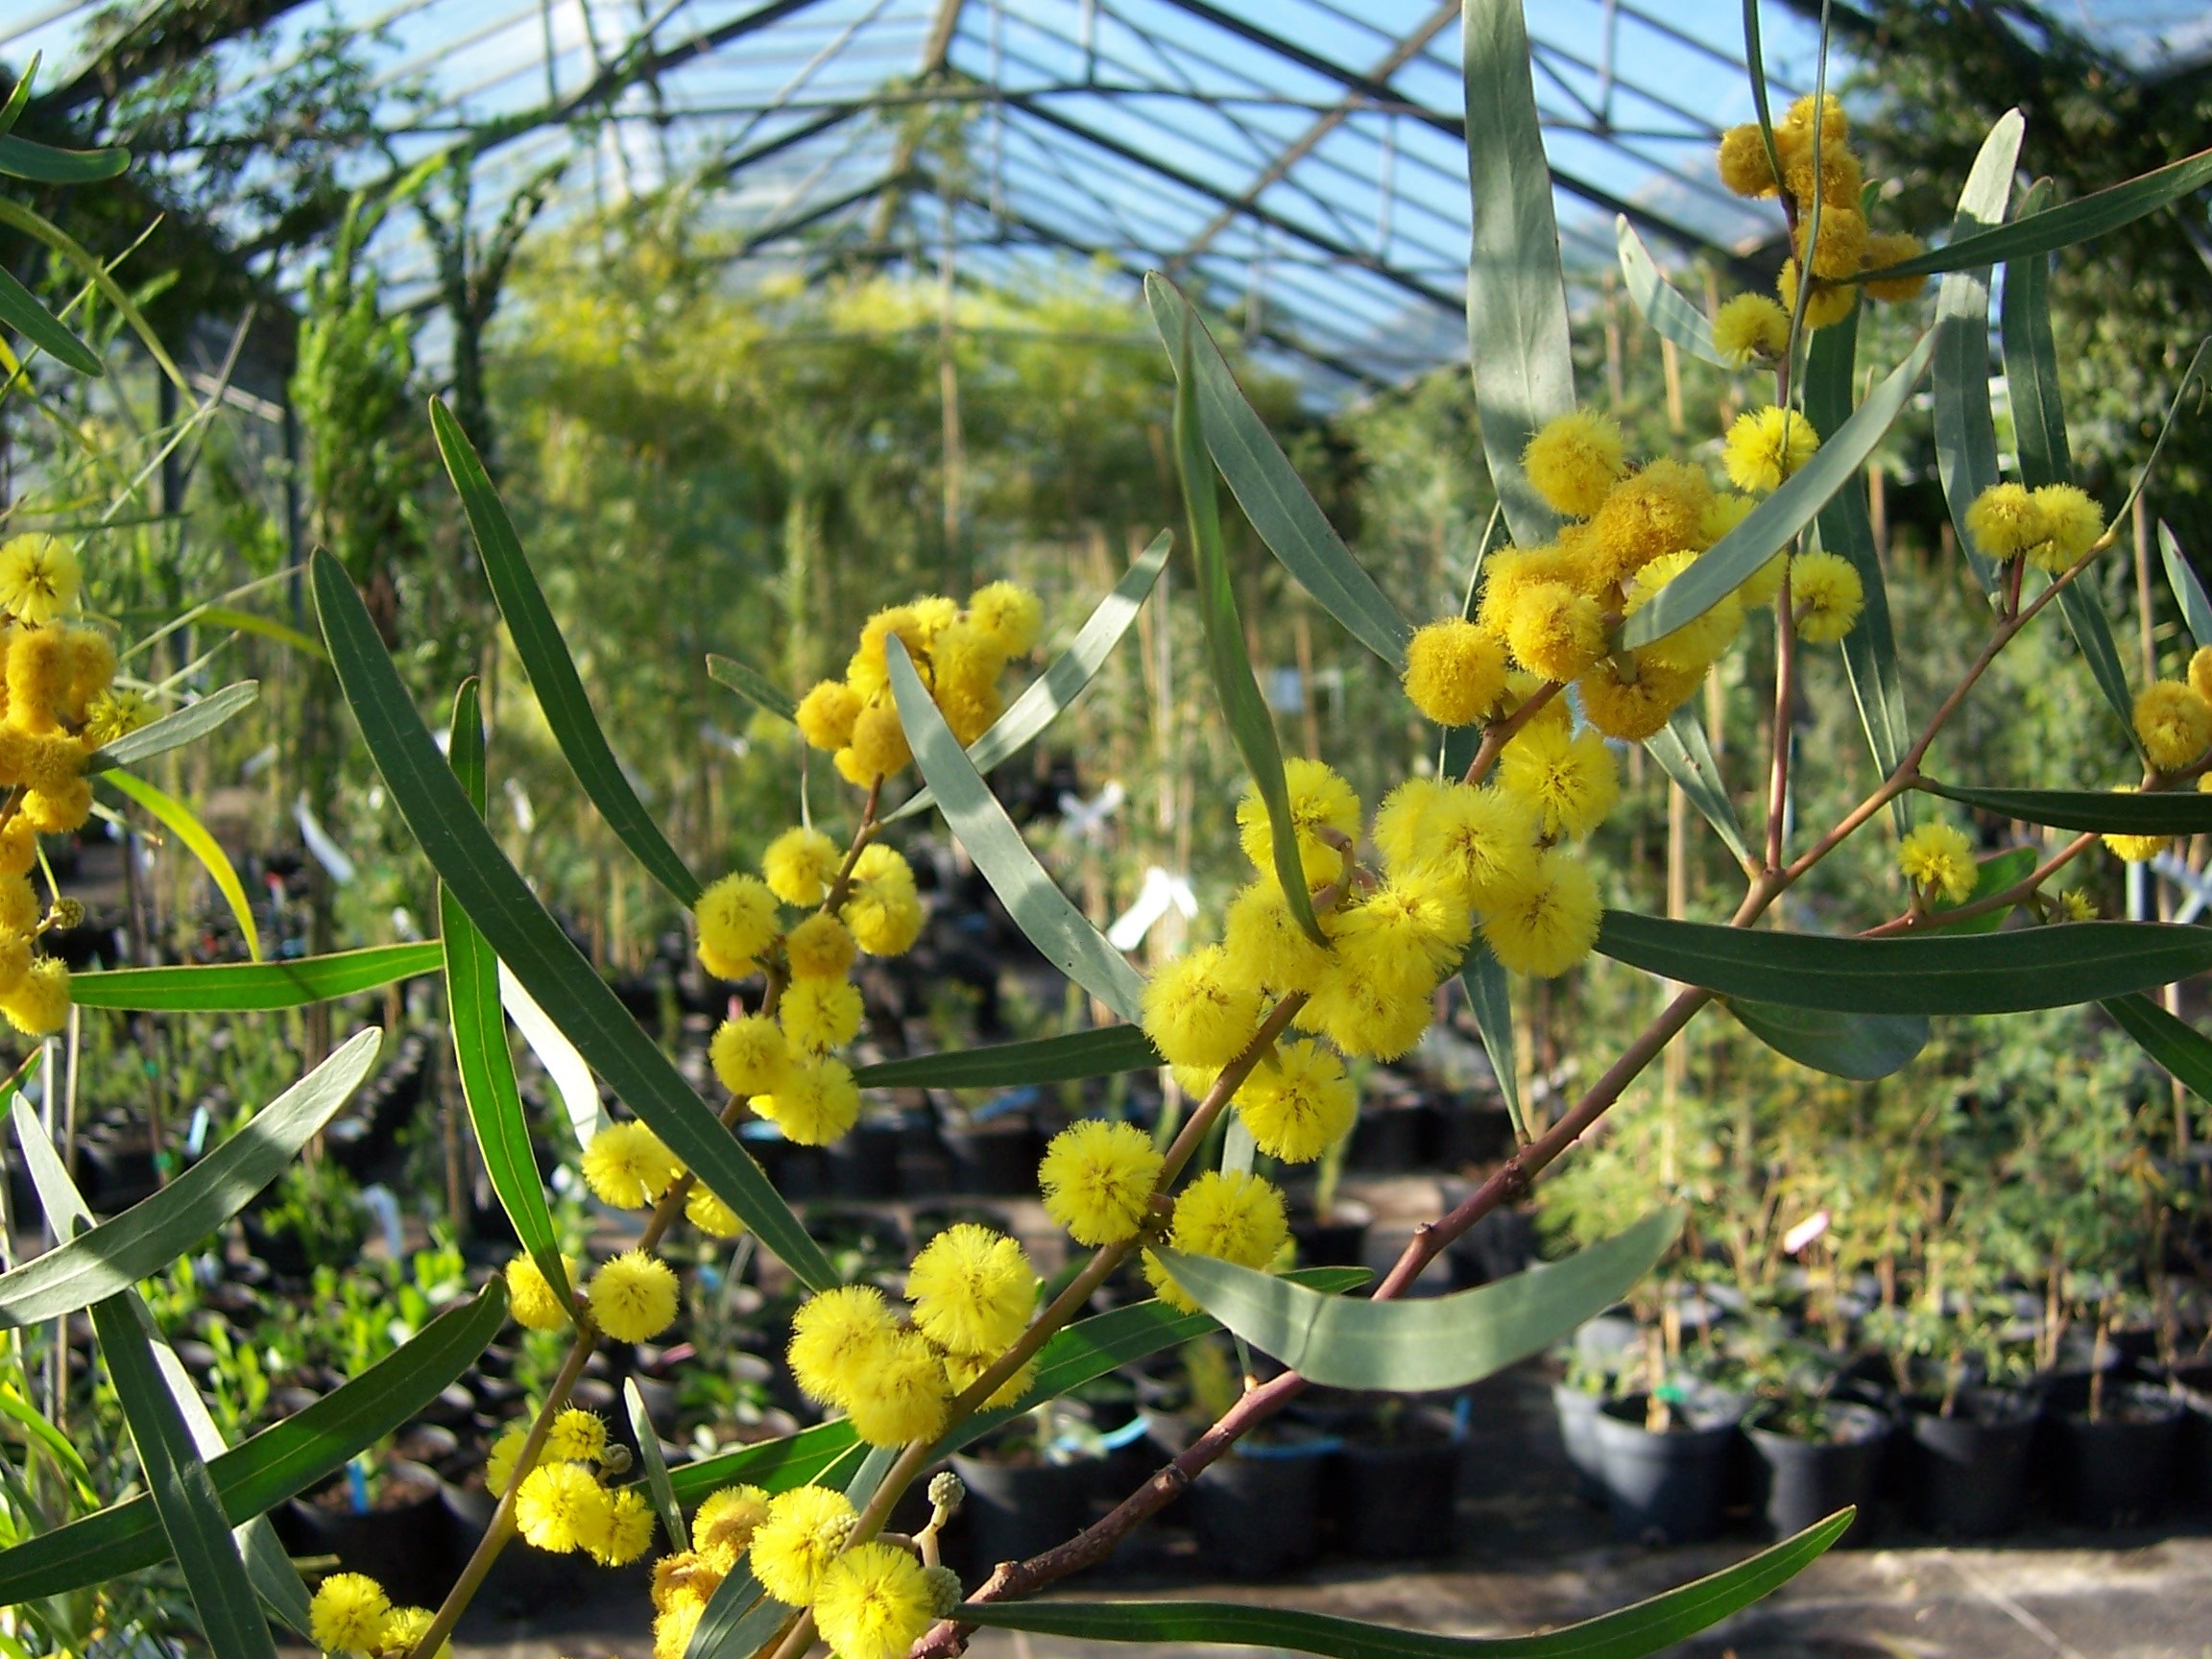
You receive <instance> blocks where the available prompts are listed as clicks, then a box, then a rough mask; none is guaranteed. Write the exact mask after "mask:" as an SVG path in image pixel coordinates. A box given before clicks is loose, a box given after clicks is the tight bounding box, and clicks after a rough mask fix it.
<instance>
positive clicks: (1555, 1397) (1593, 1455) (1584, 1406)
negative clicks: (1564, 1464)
mask: <svg viewBox="0 0 2212 1659" xmlns="http://www.w3.org/2000/svg"><path fill="white" fill-rule="evenodd" d="M1604 1404H1605V1402H1604V1400H1603V1399H1602V1398H1601V1397H1600V1396H1599V1395H1596V1394H1585V1393H1584V1392H1583V1391H1582V1390H1581V1389H1579V1388H1572V1387H1569V1386H1568V1385H1567V1384H1566V1383H1552V1384H1551V1408H1552V1409H1553V1410H1554V1411H1555V1412H1557V1413H1558V1417H1559V1440H1560V1443H1561V1444H1562V1445H1564V1446H1565V1447H1566V1448H1567V1461H1568V1462H1569V1463H1570V1464H1571V1465H1573V1467H1574V1470H1575V1496H1576V1497H1578V1498H1580V1499H1581V1500H1582V1501H1583V1502H1584V1503H1604V1502H1605V1454H1604V1452H1603V1451H1602V1450H1600V1449H1599V1445H1598V1411H1599V1407H1602V1406H1603V1405H1604Z"/></svg>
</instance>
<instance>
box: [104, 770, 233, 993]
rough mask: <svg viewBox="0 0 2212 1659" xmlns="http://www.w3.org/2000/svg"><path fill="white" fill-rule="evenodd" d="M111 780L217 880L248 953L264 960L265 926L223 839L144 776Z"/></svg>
mask: <svg viewBox="0 0 2212 1659" xmlns="http://www.w3.org/2000/svg"><path fill="white" fill-rule="evenodd" d="M108 783H109V784H110V785H112V786H113V787H114V788H116V789H118V790H120V791H121V792H122V793H123V794H125V795H128V796H129V797H130V798H131V799H132V800H133V801H135V802H137V803H138V805H141V806H143V807H145V808H146V810H147V811H149V812H151V813H153V814H154V816H155V818H156V820H157V821H158V822H159V823H160V824H161V826H162V828H164V829H167V830H168V831H169V832H170V833H171V834H172V835H174V836H176V837H177V839H178V840H180V841H181V842H183V843H184V845H185V846H186V847H187V848H189V849H190V850H191V853H192V856H193V857H195V858H197V859H199V860H200V862H201V864H202V865H203V866H204V868H205V870H206V872H207V875H208V878H209V879H211V880H212V881H213V882H214V883H215V890H216V891H217V892H218V893H220V894H222V895H223V902H224V903H226V904H228V905H229V906H230V918H231V920H232V921H234V922H236V923H237V924H238V931H239V932H241V933H243V934H244V935H245V936H246V954H247V955H249V956H251V957H252V959H253V960H254V961H256V962H258V961H260V960H261V929H260V928H259V927H257V926H254V923H253V906H252V905H251V904H249V903H248V902H246V889H245V887H244V885H243V884H242V883H241V882H240V881H239V879H238V872H237V871H236V870H234V869H232V868H231V866H230V855H229V854H227V853H225V852H224V851H223V846H222V843H221V842H219V841H217V840H216V839H215V837H214V836H212V835H210V834H208V833H207V826H206V825H204V824H203V823H201V822H200V820H199V818H198V817H197V816H196V815H195V814H194V813H193V811H192V808H191V807H189V806H187V805H184V803H183V802H181V801H180V800H178V799H177V798H176V797H175V796H173V795H170V794H168V793H167V792H166V791H163V790H160V789H156V787H155V786H154V785H153V784H151V783H149V782H147V781H146V780H145V779H143V778H134V777H132V775H131V774H130V773H128V772H110V773H109V774H108Z"/></svg>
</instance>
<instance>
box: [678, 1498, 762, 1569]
mask: <svg viewBox="0 0 2212 1659" xmlns="http://www.w3.org/2000/svg"><path fill="white" fill-rule="evenodd" d="M768 1503H769V1498H768V1494H767V1493H766V1492H764V1491H763V1490H761V1489H760V1488H759V1487H757V1486H724V1487H722V1488H720V1489H719V1490H717V1491H713V1492H709V1493H708V1494H707V1497H706V1500H705V1502H703V1503H701V1504H700V1505H699V1512H698V1514H696V1515H695V1516H693V1517H692V1519H691V1548H692V1549H693V1550H694V1551H697V1552H698V1553H699V1554H700V1555H702V1556H704V1557H705V1558H706V1559H707V1560H709V1561H710V1562H713V1563H715V1564H716V1565H718V1566H719V1567H720V1569H721V1571H723V1572H724V1573H727V1572H729V1571H730V1570H731V1568H733V1567H734V1566H736V1565H737V1558H738V1557H739V1556H740V1555H743V1554H744V1553H745V1551H747V1550H749V1549H751V1548H752V1545H753V1534H754V1532H755V1531H757V1529H758V1527H759V1526H760V1523H761V1522H762V1521H764V1520H766V1519H767V1518H768Z"/></svg>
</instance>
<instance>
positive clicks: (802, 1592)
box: [748, 1486, 860, 1607]
mask: <svg viewBox="0 0 2212 1659" xmlns="http://www.w3.org/2000/svg"><path fill="white" fill-rule="evenodd" d="M859 1518H860V1517H859V1515H858V1514H857V1513H856V1512H855V1511H854V1507H853V1505H852V1503H851V1502H849V1501H848V1500H847V1498H846V1496H845V1494H844V1493H842V1492H832V1491H830V1490H829V1488H828V1487H826V1486H795V1487H793V1488H792V1489H791V1490H790V1491H788V1492H783V1493H780V1494H778V1495H777V1497H775V1498H774V1499H772V1500H771V1501H770V1502H769V1504H768V1513H767V1514H766V1515H765V1516H764V1517H762V1519H761V1522H760V1525H759V1526H758V1527H755V1528H754V1531H753V1544H752V1547H751V1550H750V1551H748V1553H749V1555H750V1557H751V1560H752V1563H753V1576H754V1577H756V1578H757V1579H759V1580H760V1588H761V1589H763V1590H765V1591H767V1592H768V1594H769V1595H771V1596H773V1597H775V1598H776V1599H777V1600H779V1601H783V1602H788V1603H789V1604H790V1605H791V1606H794V1607H805V1606H807V1605H809V1604H811V1603H812V1601H813V1599H814V1587H815V1586H816V1585H817V1584H819V1583H820V1582H821V1580H822V1573H823V1570H824V1569H825V1568H827V1567H828V1566H829V1563H830V1562H831V1561H832V1560H834V1559H835V1558H836V1556H837V1554H838V1552H839V1551H842V1550H843V1549H844V1548H845V1541H846V1540H847V1539H849V1538H851V1537H852V1536H853V1526H854V1522H856V1521H857V1520H859Z"/></svg>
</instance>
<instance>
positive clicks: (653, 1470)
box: [622, 1377, 691, 1551]
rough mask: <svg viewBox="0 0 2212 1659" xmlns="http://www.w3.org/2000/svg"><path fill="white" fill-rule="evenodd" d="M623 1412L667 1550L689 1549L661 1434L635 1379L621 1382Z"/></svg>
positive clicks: (688, 1536)
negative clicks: (670, 1482) (663, 1456)
mask: <svg viewBox="0 0 2212 1659" xmlns="http://www.w3.org/2000/svg"><path fill="white" fill-rule="evenodd" d="M622 1409H623V1410H624V1411H626V1412H628V1413H629V1416H630V1431H631V1433H633V1434H635V1435H637V1459H638V1461H639V1462H641V1463H643V1464H644V1465H645V1490H646V1491H648V1492H650V1493H651V1494H652V1495H653V1511H654V1513H655V1514H657V1515H659V1516H660V1517H661V1531H663V1532H665V1533H666V1534H667V1535H668V1548H669V1549H670V1550H674V1551H685V1550H688V1549H690V1548H691V1535H690V1533H689V1532H688V1531H687V1530H686V1529H685V1526H684V1510H683V1507H682V1506H681V1505H680V1504H678V1503H677V1502H676V1488H675V1487H673V1486H671V1485H669V1484H668V1464H667V1462H666V1460H665V1459H663V1458H662V1457H661V1431H660V1430H658V1429H656V1428H655V1427H654V1426H653V1413H652V1412H650V1411H648V1410H647V1409H646V1408H645V1396H644V1395H642V1394H640V1393H639V1392H638V1391H637V1378H635V1377H625V1378H623V1379H622Z"/></svg>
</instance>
